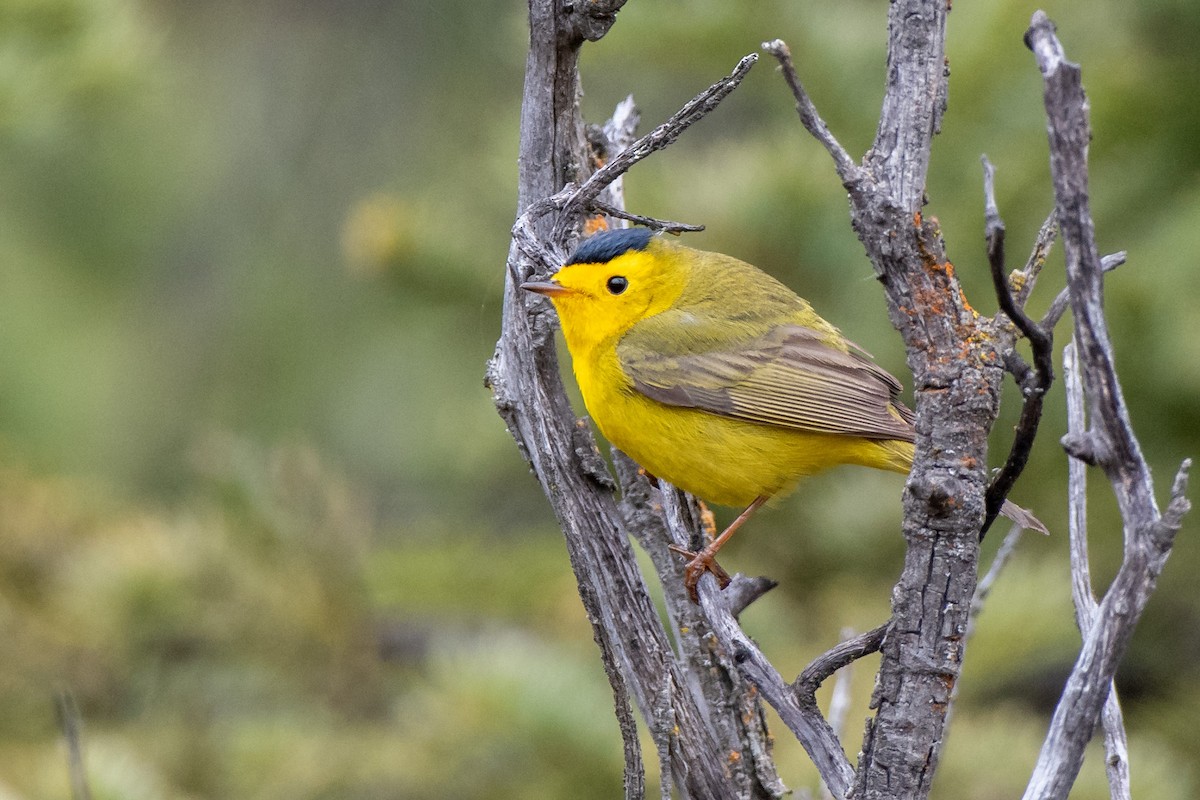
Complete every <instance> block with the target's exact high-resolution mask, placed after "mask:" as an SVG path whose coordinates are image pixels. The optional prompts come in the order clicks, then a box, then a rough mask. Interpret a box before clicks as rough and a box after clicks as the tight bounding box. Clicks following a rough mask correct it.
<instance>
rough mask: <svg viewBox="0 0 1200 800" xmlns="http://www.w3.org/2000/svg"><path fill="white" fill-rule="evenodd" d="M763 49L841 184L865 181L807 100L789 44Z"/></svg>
mask: <svg viewBox="0 0 1200 800" xmlns="http://www.w3.org/2000/svg"><path fill="white" fill-rule="evenodd" d="M762 48H763V50H766V51H767V52H768V53H770V54H771V55H773V56H774V57H775V59H776V60H777V61H778V62H779V70H780V72H782V73H783V79H784V80H785V81H787V85H788V88H790V89H791V90H792V97H794V98H795V99H796V112H797V113H798V114H799V115H800V124H802V125H803V126H804V128H805V130H807V131H808V132H809V133H811V134H812V136H813V138H814V139H816V140H817V141H818V142H820V143H821V144H822V145H824V147H825V149H826V150H827V151H828V152H829V155H830V156H831V157H832V158H833V164H834V167H835V168H836V169H837V173H838V175H839V176H840V177H841V179H842V182H843V183H845V184H850V183H856V182H858V181H860V180H862V178H863V177H864V172H863V170H862V168H861V167H859V166H858V164H857V163H855V161H854V159H853V158H851V157H850V154H849V153H847V152H846V149H845V148H844V147H842V146H841V144H839V143H838V140H837V139H836V138H834V136H833V133H832V132H831V131H830V130H829V126H828V125H826V124H825V120H823V119H821V115H820V114H818V113H817V107H816V106H815V105H813V101H812V98H810V97H809V96H808V92H807V91H805V89H804V84H803V83H801V82H800V76H799V75H797V74H796V66H795V64H793V63H792V51H791V50H790V49H789V48H788V46H787V44H786V43H785V42H784V41H783V40H782V39H775V40H773V41H770V42H763V45H762Z"/></svg>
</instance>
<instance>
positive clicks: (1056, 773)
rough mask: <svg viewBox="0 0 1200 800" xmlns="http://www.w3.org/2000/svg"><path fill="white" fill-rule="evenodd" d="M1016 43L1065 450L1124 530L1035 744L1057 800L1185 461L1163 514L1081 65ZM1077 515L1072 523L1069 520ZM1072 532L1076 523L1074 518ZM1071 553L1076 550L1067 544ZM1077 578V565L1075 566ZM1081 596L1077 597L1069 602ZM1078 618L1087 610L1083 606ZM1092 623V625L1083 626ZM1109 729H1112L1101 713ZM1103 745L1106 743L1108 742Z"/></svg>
mask: <svg viewBox="0 0 1200 800" xmlns="http://www.w3.org/2000/svg"><path fill="white" fill-rule="evenodd" d="M1025 42H1026V44H1027V45H1029V48H1030V49H1031V50H1032V51H1033V53H1034V56H1035V58H1036V60H1037V64H1038V67H1039V69H1040V70H1041V72H1042V76H1043V83H1044V96H1045V107H1046V121H1047V131H1048V134H1049V139H1050V172H1051V176H1052V178H1053V180H1054V195H1055V200H1056V209H1057V216H1058V223H1059V228H1060V232H1061V237H1062V242H1063V249H1064V252H1065V257H1066V264H1067V293H1068V297H1069V299H1070V305H1071V310H1072V315H1073V317H1074V320H1075V347H1074V350H1075V355H1076V356H1077V360H1078V371H1079V373H1080V376H1081V377H1082V384H1083V388H1084V394H1085V396H1086V398H1087V405H1088V408H1089V411H1090V414H1089V415H1088V416H1089V418H1090V423H1091V424H1090V426H1089V427H1087V428H1086V429H1085V430H1074V431H1072V432H1071V433H1069V434H1068V435H1067V436H1066V437H1064V440H1063V444H1064V447H1066V449H1067V452H1068V453H1069V454H1070V455H1071V456H1072V457H1074V458H1075V459H1078V460H1080V461H1083V462H1086V463H1088V464H1092V465H1095V466H1098V467H1100V468H1101V469H1102V470H1103V471H1104V473H1105V475H1106V476H1107V477H1108V479H1109V483H1110V484H1111V486H1112V489H1113V493H1114V494H1115V495H1116V498H1117V505H1118V507H1119V508H1120V511H1121V517H1122V520H1123V529H1124V540H1125V553H1124V559H1123V561H1122V564H1121V568H1120V569H1119V570H1118V571H1117V575H1116V577H1115V578H1114V579H1113V582H1112V584H1111V585H1110V586H1109V589H1108V592H1107V593H1106V594H1105V596H1104V599H1103V600H1102V601H1101V602H1100V604H1099V606H1098V607H1097V608H1096V609H1095V611H1094V613H1088V612H1087V611H1086V610H1084V609H1081V611H1082V612H1083V613H1081V618H1080V624H1081V627H1082V628H1083V634H1084V636H1083V639H1084V641H1083V648H1082V649H1081V651H1080V654H1079V658H1078V660H1077V661H1076V663H1075V667H1074V668H1073V670H1072V671H1071V675H1070V677H1069V678H1068V679H1067V685H1066V687H1065V688H1064V689H1063V693H1062V697H1061V698H1060V700H1059V703H1058V706H1057V708H1056V709H1055V712H1054V716H1053V718H1052V720H1051V723H1050V730H1049V731H1048V733H1047V735H1046V739H1045V742H1044V743H1043V745H1042V750H1041V753H1040V754H1039V756H1038V762H1037V765H1036V766H1035V768H1034V772H1033V776H1032V778H1031V779H1030V782H1029V785H1028V787H1027V788H1026V791H1025V795H1024V797H1025V798H1026V800H1035V799H1036V800H1062V799H1065V798H1066V797H1067V795H1068V794H1069V792H1070V789H1071V785H1072V784H1073V783H1074V782H1075V778H1076V776H1077V775H1078V772H1079V768H1080V766H1081V765H1082V763H1083V752H1084V748H1085V746H1086V745H1087V743H1088V741H1089V740H1090V739H1091V737H1092V734H1093V732H1094V730H1095V727H1096V724H1097V720H1098V719H1099V717H1100V714H1101V709H1102V708H1103V706H1104V705H1105V703H1106V702H1107V701H1108V698H1109V694H1110V689H1111V686H1112V679H1113V675H1114V674H1115V673H1116V668H1117V664H1118V662H1119V661H1120V658H1121V656H1122V655H1123V654H1124V652H1125V650H1126V648H1127V647H1128V645H1129V640H1130V638H1131V637H1132V635H1133V629H1134V626H1135V625H1136V624H1137V621H1138V619H1139V618H1140V617H1141V614H1142V611H1143V610H1144V609H1145V607H1146V603H1147V601H1148V600H1149V598H1150V595H1151V593H1152V592H1153V591H1154V586H1155V583H1156V581H1157V578H1158V575H1159V573H1160V572H1161V571H1162V568H1163V566H1164V565H1165V563H1166V559H1167V557H1168V556H1169V555H1170V552H1171V547H1172V545H1173V544H1174V539H1175V534H1176V533H1177V532H1178V530H1179V527H1180V524H1181V522H1182V518H1183V515H1184V514H1186V513H1187V511H1188V509H1189V503H1188V501H1187V499H1186V497H1185V496H1184V495H1185V492H1186V489H1187V475H1188V469H1189V467H1190V461H1184V463H1183V465H1182V466H1181V467H1180V469H1179V472H1178V473H1177V474H1176V477H1175V482H1174V485H1173V487H1172V489H1171V499H1170V502H1169V504H1168V506H1167V510H1166V512H1165V513H1160V512H1159V510H1158V506H1157V504H1156V503H1155V499H1154V488H1153V483H1152V482H1151V479H1150V469H1149V466H1148V465H1147V463H1146V461H1145V458H1144V457H1143V456H1142V453H1141V448H1140V446H1139V445H1138V441H1137V437H1136V436H1135V435H1134V432H1133V426H1132V424H1131V423H1130V419H1129V414H1128V411H1127V409H1126V407H1125V401H1124V398H1123V397H1122V394H1121V387H1120V383H1119V381H1118V380H1117V373H1116V368H1115V366H1114V362H1113V348H1112V342H1111V341H1110V339H1109V335H1108V327H1107V323H1106V321H1105V317H1104V265H1103V263H1102V260H1101V258H1100V255H1099V252H1098V251H1097V249H1096V240H1095V231H1094V228H1093V223H1092V216H1091V210H1090V204H1089V197H1088V168H1087V151H1088V143H1089V142H1090V140H1091V128H1090V124H1089V122H1088V103H1087V97H1086V95H1085V94H1084V90H1083V83H1082V78H1081V72H1080V69H1079V66H1078V65H1077V64H1074V63H1072V62H1070V61H1068V60H1067V57H1066V54H1065V51H1064V50H1063V46H1062V43H1061V42H1060V41H1059V40H1058V37H1057V35H1056V32H1055V28H1054V23H1052V22H1051V21H1050V19H1049V18H1048V17H1047V16H1046V15H1045V13H1043V12H1041V11H1038V12H1036V13H1035V14H1034V15H1033V19H1032V21H1031V22H1030V27H1029V30H1028V31H1027V32H1026V34H1025ZM1073 516H1075V517H1078V514H1075V515H1073ZM1073 524H1074V525H1075V526H1077V527H1078V526H1080V524H1081V522H1080V520H1079V519H1078V518H1076V519H1073ZM1076 547H1077V548H1078V547H1079V543H1078V542H1077V543H1076ZM1075 562H1076V563H1075V566H1074V569H1075V570H1076V572H1077V581H1078V582H1081V583H1082V582H1083V581H1084V580H1085V578H1086V576H1085V575H1078V572H1079V570H1081V569H1083V568H1084V566H1085V565H1086V560H1084V561H1082V562H1081V561H1080V559H1079V557H1078V554H1077V556H1076V558H1075ZM1080 593H1083V594H1090V589H1088V590H1087V592H1082V587H1081V589H1080V590H1077V594H1080ZM1085 608H1086V606H1085ZM1089 617H1090V619H1089ZM1110 719H1112V720H1113V721H1114V722H1115V719H1113V717H1112V713H1111V710H1110ZM1110 744H1111V743H1110ZM1116 790H1117V791H1120V786H1119V785H1117V786H1116Z"/></svg>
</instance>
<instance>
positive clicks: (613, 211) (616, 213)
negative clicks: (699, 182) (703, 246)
mask: <svg viewBox="0 0 1200 800" xmlns="http://www.w3.org/2000/svg"><path fill="white" fill-rule="evenodd" d="M592 208H594V209H595V210H597V211H599V212H600V213H602V214H607V215H608V216H610V217H616V218H617V219H624V220H628V221H629V222H636V223H637V224H638V225H645V226H646V227H647V228H650V229H651V230H655V231H663V232H665V233H696V232H698V231H702V230H704V226H703V225H690V224H688V223H686V222H672V221H671V220H667V219H656V218H655V217H644V216H642V215H641V214H631V213H629V212H628V211H623V210H622V209H620V208H617V207H616V206H611V205H609V204H608V203H604V202H601V201H600V200H593V201H592Z"/></svg>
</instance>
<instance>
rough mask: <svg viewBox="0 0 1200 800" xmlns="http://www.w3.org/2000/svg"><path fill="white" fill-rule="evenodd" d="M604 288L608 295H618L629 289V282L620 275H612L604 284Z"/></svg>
mask: <svg viewBox="0 0 1200 800" xmlns="http://www.w3.org/2000/svg"><path fill="white" fill-rule="evenodd" d="M604 288H606V289H608V292H609V294H620V293H621V292H623V291H625V290H626V289H628V288H629V281H628V280H626V279H625V278H624V277H622V276H621V275H613V276H612V277H611V278H609V279H608V282H607V283H606V284H604Z"/></svg>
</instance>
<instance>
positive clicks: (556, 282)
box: [521, 228, 691, 354]
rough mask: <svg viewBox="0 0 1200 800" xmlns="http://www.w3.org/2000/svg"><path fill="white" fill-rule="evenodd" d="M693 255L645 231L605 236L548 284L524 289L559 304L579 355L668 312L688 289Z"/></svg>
mask: <svg viewBox="0 0 1200 800" xmlns="http://www.w3.org/2000/svg"><path fill="white" fill-rule="evenodd" d="M688 252H691V251H690V250H689V248H686V247H683V246H682V245H678V244H675V243H674V242H670V241H667V240H665V239H664V238H663V237H661V236H655V235H654V233H653V232H652V231H650V230H647V229H646V228H623V229H620V230H611V231H602V232H600V233H597V234H595V235H594V236H592V237H590V238H588V239H586V240H584V242H583V243H582V244H580V245H579V247H578V249H576V250H575V252H574V254H573V255H572V256H571V257H570V258H569V259H567V262H566V263H565V264H563V266H562V268H561V269H559V270H558V272H556V273H554V275H552V276H551V277H550V280H549V281H544V282H530V283H523V284H521V288H522V289H526V290H528V291H531V292H536V293H538V294H541V295H545V296H546V297H549V298H550V299H551V300H552V301H553V302H554V307H555V309H557V311H558V316H559V321H560V323H561V324H562V329H563V336H564V337H565V338H566V340H567V347H568V348H570V350H571V352H572V354H578V352H579V351H580V350H579V349H581V348H588V347H594V346H597V345H600V344H602V343H605V342H611V341H612V340H613V339H614V338H617V337H620V336H621V335H622V334H624V333H625V332H626V331H628V330H629V329H630V328H631V327H633V326H634V325H635V324H637V323H638V322H640V321H641V320H643V319H645V318H647V317H650V316H653V315H655V314H658V313H660V312H662V311H665V310H666V309H667V308H669V307H670V306H671V304H672V303H674V302H675V300H676V299H677V298H678V297H679V295H680V293H681V292H682V291H683V288H684V286H685V285H686V284H687V279H688V265H687V261H686V257H685V256H686V253H688Z"/></svg>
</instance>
